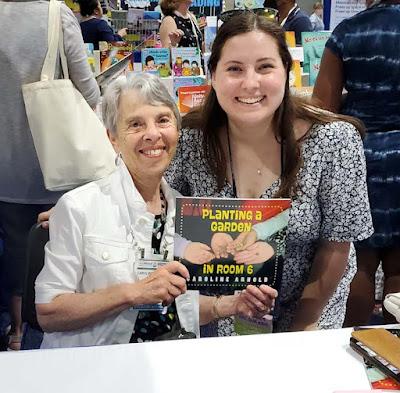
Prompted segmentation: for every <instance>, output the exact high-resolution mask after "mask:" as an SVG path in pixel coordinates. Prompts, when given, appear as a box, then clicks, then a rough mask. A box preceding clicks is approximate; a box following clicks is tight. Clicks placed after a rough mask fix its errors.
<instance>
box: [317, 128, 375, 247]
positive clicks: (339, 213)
mask: <svg viewBox="0 0 400 393" xmlns="http://www.w3.org/2000/svg"><path fill="white" fill-rule="evenodd" d="M325 127H329V128H330V130H328V132H330V133H329V141H328V142H326V143H321V146H322V147H324V148H325V150H329V152H327V153H324V152H321V155H322V154H324V157H325V159H324V160H323V163H322V165H323V169H322V174H321V183H320V192H319V198H320V201H319V202H320V207H321V215H322V225H321V238H323V239H326V240H329V241H343V242H351V241H358V240H364V239H366V238H368V237H369V236H371V235H372V233H373V227H372V219H371V212H370V207H369V201H368V193H367V183H366V165H365V157H364V149H363V145H362V141H361V137H360V135H359V133H358V131H357V130H356V129H355V127H354V126H353V125H351V124H349V123H345V122H334V123H331V124H330V125H327V126H325ZM325 138H326V136H325Z"/></svg>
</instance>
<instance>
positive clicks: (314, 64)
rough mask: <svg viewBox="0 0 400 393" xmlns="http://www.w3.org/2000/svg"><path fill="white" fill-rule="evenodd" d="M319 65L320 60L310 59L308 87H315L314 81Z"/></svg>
mask: <svg viewBox="0 0 400 393" xmlns="http://www.w3.org/2000/svg"><path fill="white" fill-rule="evenodd" d="M320 65H321V59H317V58H313V59H310V74H309V84H310V86H314V85H315V81H316V80H317V76H318V73H319V67H320Z"/></svg>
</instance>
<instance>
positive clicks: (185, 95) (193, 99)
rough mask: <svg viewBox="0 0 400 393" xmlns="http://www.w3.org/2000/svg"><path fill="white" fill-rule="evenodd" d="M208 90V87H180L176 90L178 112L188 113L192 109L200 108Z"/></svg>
mask: <svg viewBox="0 0 400 393" xmlns="http://www.w3.org/2000/svg"><path fill="white" fill-rule="evenodd" d="M209 90H210V86H209V85H202V86H182V87H180V88H179V89H178V108H179V111H180V112H181V113H188V112H189V111H190V110H191V109H192V108H195V107H196V106H200V105H201V104H202V102H203V100H204V97H205V96H206V94H207V93H208V92H209Z"/></svg>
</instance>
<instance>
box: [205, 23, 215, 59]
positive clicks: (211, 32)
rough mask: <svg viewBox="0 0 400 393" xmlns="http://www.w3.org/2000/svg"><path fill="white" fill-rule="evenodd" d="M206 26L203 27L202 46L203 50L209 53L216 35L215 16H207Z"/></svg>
mask: <svg viewBox="0 0 400 393" xmlns="http://www.w3.org/2000/svg"><path fill="white" fill-rule="evenodd" d="M206 21H207V23H206V26H205V27H204V46H205V52H206V53H210V52H211V48H212V44H213V42H214V39H215V36H216V35H217V17H216V16H207V18H206Z"/></svg>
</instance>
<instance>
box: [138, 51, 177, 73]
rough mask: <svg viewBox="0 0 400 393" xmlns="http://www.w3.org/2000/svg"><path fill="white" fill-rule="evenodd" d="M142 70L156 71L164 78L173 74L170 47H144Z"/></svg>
mask: <svg viewBox="0 0 400 393" xmlns="http://www.w3.org/2000/svg"><path fill="white" fill-rule="evenodd" d="M142 70H143V71H145V72H150V73H154V74H156V75H158V76H160V77H162V78H165V77H167V76H171V67H170V56H169V49H168V48H145V49H142Z"/></svg>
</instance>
